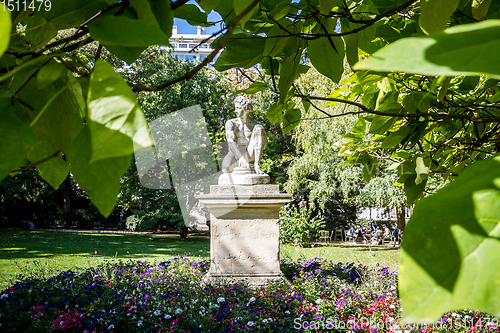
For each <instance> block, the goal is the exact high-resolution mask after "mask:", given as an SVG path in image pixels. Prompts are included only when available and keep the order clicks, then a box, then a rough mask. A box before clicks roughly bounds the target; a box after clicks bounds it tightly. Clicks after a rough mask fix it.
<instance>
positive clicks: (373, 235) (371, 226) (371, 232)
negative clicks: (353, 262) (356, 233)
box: [370, 219, 377, 238]
mask: <svg viewBox="0 0 500 333" xmlns="http://www.w3.org/2000/svg"><path fill="white" fill-rule="evenodd" d="M375 231H377V225H376V224H375V222H374V221H373V219H371V220H370V235H371V238H375Z"/></svg>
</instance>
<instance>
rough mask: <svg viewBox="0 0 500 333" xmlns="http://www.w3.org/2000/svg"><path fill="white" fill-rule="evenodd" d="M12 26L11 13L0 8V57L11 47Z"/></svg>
mask: <svg viewBox="0 0 500 333" xmlns="http://www.w3.org/2000/svg"><path fill="white" fill-rule="evenodd" d="M2 7H3V6H2ZM11 25H12V22H11V21H10V12H9V11H8V10H3V8H0V57H1V56H2V55H3V54H4V52H5V50H7V48H8V47H9V43H10V27H11Z"/></svg>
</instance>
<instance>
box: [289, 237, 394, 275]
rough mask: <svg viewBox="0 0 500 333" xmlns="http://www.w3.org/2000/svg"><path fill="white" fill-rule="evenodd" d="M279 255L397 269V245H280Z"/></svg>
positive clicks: (293, 258)
mask: <svg viewBox="0 0 500 333" xmlns="http://www.w3.org/2000/svg"><path fill="white" fill-rule="evenodd" d="M280 256H281V258H282V259H286V258H288V259H292V260H296V259H297V258H300V257H304V258H308V259H311V258H314V257H318V258H324V259H328V260H331V261H333V262H344V263H346V262H355V263H361V264H363V265H366V266H370V267H375V266H380V267H388V268H389V270H391V271H394V270H397V269H398V264H399V247H382V246H353V245H347V244H338V243H337V244H319V243H316V244H312V245H311V247H307V248H306V247H304V248H301V247H295V246H291V245H282V246H281V251H280Z"/></svg>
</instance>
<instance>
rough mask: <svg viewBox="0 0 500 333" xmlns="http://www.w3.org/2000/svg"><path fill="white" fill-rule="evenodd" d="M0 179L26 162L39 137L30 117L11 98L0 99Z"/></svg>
mask: <svg viewBox="0 0 500 333" xmlns="http://www.w3.org/2000/svg"><path fill="white" fill-rule="evenodd" d="M0 117H1V119H2V121H1V122H0V180H3V179H4V178H5V176H7V175H8V174H9V172H10V171H12V170H13V169H16V168H19V167H20V166H22V165H24V164H25V163H26V155H27V154H28V151H29V150H30V149H31V148H32V147H33V146H34V145H35V144H36V142H37V140H38V138H37V135H36V132H35V131H34V130H33V128H31V127H29V118H28V117H27V116H26V115H25V113H24V112H23V110H22V109H20V108H19V106H18V105H17V103H14V104H12V102H11V99H10V98H1V99H0Z"/></svg>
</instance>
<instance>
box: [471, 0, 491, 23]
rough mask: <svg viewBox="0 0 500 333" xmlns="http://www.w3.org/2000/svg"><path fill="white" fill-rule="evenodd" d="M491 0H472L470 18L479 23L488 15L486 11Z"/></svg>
mask: <svg viewBox="0 0 500 333" xmlns="http://www.w3.org/2000/svg"><path fill="white" fill-rule="evenodd" d="M490 4H491V0H472V16H473V17H474V18H475V19H476V20H478V21H481V20H482V19H484V18H485V17H486V14H488V9H489V8H490Z"/></svg>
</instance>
